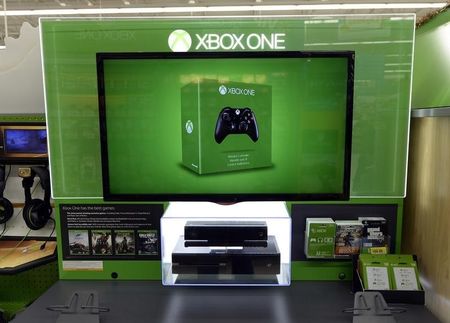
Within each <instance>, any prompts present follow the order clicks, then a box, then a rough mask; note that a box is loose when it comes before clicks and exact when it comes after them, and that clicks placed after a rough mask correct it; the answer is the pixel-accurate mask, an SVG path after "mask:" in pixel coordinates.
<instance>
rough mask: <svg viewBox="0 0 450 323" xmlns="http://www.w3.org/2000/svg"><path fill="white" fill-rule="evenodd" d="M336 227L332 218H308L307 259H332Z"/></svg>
mask: <svg viewBox="0 0 450 323" xmlns="http://www.w3.org/2000/svg"><path fill="white" fill-rule="evenodd" d="M335 235H336V225H335V223H334V220H333V219H332V218H307V219H306V232H305V239H306V243H305V255H306V257H307V258H332V257H333V256H334V239H335Z"/></svg>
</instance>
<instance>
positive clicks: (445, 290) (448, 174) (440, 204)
mask: <svg viewBox="0 0 450 323" xmlns="http://www.w3.org/2000/svg"><path fill="white" fill-rule="evenodd" d="M404 212H405V213H404V223H403V242H402V246H403V252H405V253H413V254H416V255H417V256H418V262H419V269H420V272H421V281H422V284H423V287H424V289H425V298H426V305H427V307H428V308H429V309H430V310H431V311H432V312H433V313H434V314H435V315H436V316H437V317H438V318H439V319H440V320H441V321H443V322H449V323H450V117H434V118H430V117H428V118H413V119H412V123H411V139H410V155H409V169H408V188H407V196H406V200H405V209H404Z"/></svg>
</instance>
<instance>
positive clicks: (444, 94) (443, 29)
mask: <svg viewBox="0 0 450 323" xmlns="http://www.w3.org/2000/svg"><path fill="white" fill-rule="evenodd" d="M449 39H450V10H449V9H447V10H446V11H444V12H442V13H440V14H439V15H438V16H437V17H435V18H433V19H432V20H430V21H429V22H427V23H426V24H424V25H423V26H421V27H420V28H418V29H417V31H416V43H415V48H414V78H413V79H414V82H413V90H412V105H411V106H412V108H436V107H448V106H450V90H449V87H448V84H449V83H450V59H449V56H450V41H449Z"/></svg>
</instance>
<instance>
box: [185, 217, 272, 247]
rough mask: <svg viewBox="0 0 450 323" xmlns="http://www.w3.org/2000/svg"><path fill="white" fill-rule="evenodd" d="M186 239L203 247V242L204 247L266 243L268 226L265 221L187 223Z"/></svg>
mask: <svg viewBox="0 0 450 323" xmlns="http://www.w3.org/2000/svg"><path fill="white" fill-rule="evenodd" d="M184 239H185V240H186V241H198V243H197V245H202V243H200V242H201V241H203V242H204V243H203V245H205V243H207V244H209V245H215V246H227V245H234V246H236V245H243V243H244V242H245V241H263V242H265V241H266V240H267V224H266V222H265V221H187V222H186V224H185V226H184ZM249 244H251V243H250V242H249V243H248V244H247V245H249ZM254 244H255V243H253V245H254ZM190 245H194V244H193V243H191V244H190Z"/></svg>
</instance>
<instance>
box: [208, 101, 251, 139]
mask: <svg viewBox="0 0 450 323" xmlns="http://www.w3.org/2000/svg"><path fill="white" fill-rule="evenodd" d="M233 134H238V135H239V134H246V135H248V136H249V137H250V139H251V140H253V141H254V142H256V141H257V140H258V138H259V135H258V125H257V123H256V118H255V114H254V113H253V111H252V110H251V109H249V108H243V109H239V108H230V107H226V108H223V109H222V111H220V113H219V117H218V118H217V123H216V130H215V132H214V138H215V139H216V142H217V143H218V144H220V143H222V141H223V140H224V139H225V138H226V137H227V136H228V135H233Z"/></svg>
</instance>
